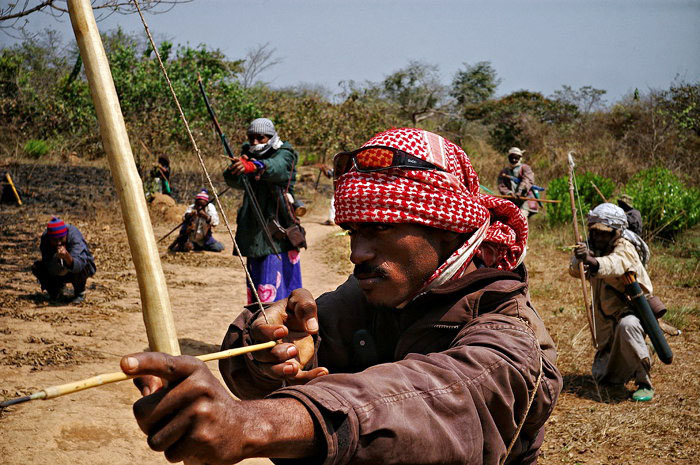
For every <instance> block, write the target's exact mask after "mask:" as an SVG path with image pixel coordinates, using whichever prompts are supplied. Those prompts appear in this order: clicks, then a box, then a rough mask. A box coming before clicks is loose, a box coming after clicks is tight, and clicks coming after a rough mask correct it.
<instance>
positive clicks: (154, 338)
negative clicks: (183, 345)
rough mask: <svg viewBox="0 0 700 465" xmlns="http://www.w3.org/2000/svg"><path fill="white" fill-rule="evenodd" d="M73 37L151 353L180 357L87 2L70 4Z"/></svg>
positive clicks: (142, 202)
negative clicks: (123, 229)
mask: <svg viewBox="0 0 700 465" xmlns="http://www.w3.org/2000/svg"><path fill="white" fill-rule="evenodd" d="M68 11H69V13H70V20H71V23H72V25H73V32H74V33H75V38H76V40H77V42H78V47H79V48H80V56H81V57H82V60H83V63H85V74H86V75H87V80H88V83H89V84H90V94H91V95H92V101H93V103H94V105H95V112H96V113H97V121H98V122H99V124H100V134H101V136H102V144H103V146H104V149H105V152H106V153H107V159H108V160H109V166H110V170H111V172H112V177H113V178H114V184H115V187H116V190H117V195H118V196H119V203H120V204H121V208H122V217H123V218H124V224H125V226H126V234H127V237H128V238H129V248H130V249H131V258H132V260H133V262H134V267H135V268H136V277H137V279H138V283H139V291H140V293H141V305H142V310H143V319H144V322H145V324H146V333H147V335H148V344H149V346H150V348H151V350H155V351H159V352H167V353H169V354H172V355H179V354H180V346H179V344H178V341H177V335H176V333H175V322H174V320H173V316H172V312H171V307H170V298H169V296H168V288H167V286H166V283H165V275H164V274H163V268H162V265H161V263H160V257H159V255H158V246H157V245H156V240H155V237H154V236H153V227H152V225H151V219H150V217H149V215H148V208H147V207H146V200H145V197H144V194H143V186H142V185H141V178H140V177H139V173H138V171H137V169H136V163H135V162H134V156H133V154H132V152H131V145H130V144H129V136H128V134H127V132H126V125H125V124H124V117H123V116H122V112H121V107H120V106H119V99H118V98H117V91H116V89H115V88H114V82H113V81H112V73H111V71H110V69H109V63H108V61H107V55H106V54H105V50H104V47H103V45H102V40H101V38H100V33H99V30H98V29H97V23H96V22H95V15H94V14H93V11H92V6H91V5H90V0H68Z"/></svg>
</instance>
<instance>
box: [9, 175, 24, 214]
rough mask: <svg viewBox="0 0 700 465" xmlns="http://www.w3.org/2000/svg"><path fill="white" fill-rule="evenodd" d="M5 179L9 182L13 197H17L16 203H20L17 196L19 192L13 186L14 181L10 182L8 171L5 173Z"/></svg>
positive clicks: (20, 200)
mask: <svg viewBox="0 0 700 465" xmlns="http://www.w3.org/2000/svg"><path fill="white" fill-rule="evenodd" d="M5 179H7V182H8V183H9V184H10V187H11V188H12V192H13V193H14V194H15V199H17V205H20V206H21V205H22V199H21V198H20V196H19V192H17V189H16V188H15V183H14V182H12V178H11V177H10V173H5Z"/></svg>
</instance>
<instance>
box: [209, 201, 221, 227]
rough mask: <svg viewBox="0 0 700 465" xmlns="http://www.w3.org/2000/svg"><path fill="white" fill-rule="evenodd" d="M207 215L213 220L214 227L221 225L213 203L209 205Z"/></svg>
mask: <svg viewBox="0 0 700 465" xmlns="http://www.w3.org/2000/svg"><path fill="white" fill-rule="evenodd" d="M207 215H209V217H210V218H211V225H212V226H218V225H219V212H217V211H216V207H215V206H214V204H213V203H208V204H207Z"/></svg>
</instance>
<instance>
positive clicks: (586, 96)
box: [552, 85, 607, 114]
mask: <svg viewBox="0 0 700 465" xmlns="http://www.w3.org/2000/svg"><path fill="white" fill-rule="evenodd" d="M606 93H607V91H606V90H603V89H596V88H595V87H592V86H583V87H580V88H579V89H578V90H574V89H573V88H572V87H571V86H566V85H564V86H561V90H556V91H554V94H553V95H552V99H553V100H558V101H559V102H562V103H567V104H570V105H576V107H577V108H578V109H579V110H580V111H581V112H582V113H584V114H585V113H590V112H591V111H593V110H598V109H600V108H601V107H602V106H603V105H604V104H605V100H603V95H605V94H606Z"/></svg>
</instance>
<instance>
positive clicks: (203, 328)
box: [0, 162, 700, 465]
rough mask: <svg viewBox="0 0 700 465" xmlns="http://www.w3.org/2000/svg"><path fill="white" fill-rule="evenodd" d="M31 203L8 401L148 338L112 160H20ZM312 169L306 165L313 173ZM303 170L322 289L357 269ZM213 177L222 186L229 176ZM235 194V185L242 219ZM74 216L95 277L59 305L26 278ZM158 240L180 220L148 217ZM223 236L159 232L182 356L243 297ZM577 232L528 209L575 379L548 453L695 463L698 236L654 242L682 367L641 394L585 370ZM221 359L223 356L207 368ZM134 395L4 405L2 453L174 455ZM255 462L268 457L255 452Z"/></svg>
mask: <svg viewBox="0 0 700 465" xmlns="http://www.w3.org/2000/svg"><path fill="white" fill-rule="evenodd" d="M6 170H7V171H10V172H11V174H12V176H13V179H14V181H15V183H16V184H17V186H18V187H19V189H20V191H21V192H22V194H23V201H24V203H25V204H24V206H22V207H18V206H16V205H13V204H11V203H10V204H7V203H4V204H2V205H1V206H0V379H1V380H2V381H1V382H0V399H4V398H11V397H14V396H18V395H26V394H29V393H31V392H34V391H36V390H39V389H41V388H44V387H46V386H50V385H54V384H60V383H65V382H69V381H74V380H78V379H81V378H85V377H88V376H93V375H95V374H98V373H105V372H111V371H116V370H117V369H118V362H119V358H120V357H121V356H122V355H124V354H128V353H131V352H136V351H141V350H145V349H146V348H147V341H146V336H145V331H144V329H143V328H144V327H143V321H142V318H141V314H140V300H139V292H138V287H137V283H136V277H135V274H134V270H133V266H132V264H131V257H130V252H129V248H128V244H127V239H126V235H125V233H124V226H123V223H122V219H121V210H120V208H119V205H118V203H117V201H116V194H115V190H114V187H113V183H112V180H111V175H110V173H109V170H108V169H107V168H106V166H103V165H101V164H99V163H98V162H95V163H94V164H90V165H89V166H85V165H83V166H73V165H70V164H67V163H64V164H53V165H49V164H32V163H11V164H8V165H5V166H3V167H2V170H0V171H2V172H4V171H6ZM309 174H311V176H309ZM305 179H306V180H305V181H304V182H301V183H300V186H299V187H300V189H299V191H300V192H301V193H302V198H303V199H304V200H305V201H306V202H307V204H309V205H310V206H311V212H310V214H309V215H308V217H305V218H304V219H303V220H304V226H305V228H306V229H307V233H308V235H307V238H308V239H309V250H307V251H304V252H303V255H302V264H303V266H302V269H303V273H304V284H305V287H308V288H309V289H310V290H311V291H312V293H314V294H315V295H318V294H320V293H321V292H323V291H326V290H330V289H333V288H334V287H335V286H336V285H337V284H339V283H341V282H342V281H343V280H344V279H345V276H346V275H347V267H346V266H343V265H342V262H343V261H344V260H346V257H347V249H348V238H347V237H346V236H338V235H336V233H337V232H339V229H337V228H334V227H331V228H329V227H324V226H321V225H320V224H319V223H320V222H321V221H323V220H325V219H326V216H325V215H326V214H327V209H326V206H327V204H326V203H325V202H327V196H328V194H329V188H328V181H327V180H324V181H323V182H324V183H325V184H323V185H322V187H323V189H322V193H323V195H324V196H325V198H323V196H319V197H314V196H313V195H314V194H313V192H314V181H315V173H314V172H311V171H309V172H308V173H306V176H305ZM215 182H217V187H219V186H223V182H221V180H220V179H218V180H217V181H215ZM173 185H174V186H175V197H176V200H177V202H178V205H177V208H178V209H180V210H182V211H184V208H185V206H186V205H185V204H186V203H188V201H189V200H190V197H191V196H192V195H193V194H194V192H195V191H196V189H197V188H199V187H201V186H202V185H203V183H202V178H201V175H200V174H199V173H191V174H182V173H179V174H178V173H177V171H175V173H174V175H173ZM238 198H239V197H238V196H236V195H231V194H227V196H226V201H225V209H226V214H227V216H228V218H229V220H233V218H235V207H236V205H237V201H238ZM52 214H56V215H59V216H60V217H61V218H63V219H64V220H65V221H67V222H69V223H72V224H75V225H76V226H78V228H79V229H80V230H81V231H82V232H83V233H84V235H85V236H86V239H87V241H88V243H89V244H90V247H91V250H92V251H93V253H94V255H95V261H96V264H97V274H96V275H95V277H94V279H90V280H89V281H88V289H87V300H86V302H84V303H83V304H81V305H78V306H62V305H59V306H54V305H50V304H49V303H48V301H47V300H46V298H45V295H44V294H43V293H41V292H40V289H39V286H38V284H37V283H36V281H35V279H34V277H33V276H32V275H31V272H30V271H29V270H30V267H31V264H32V262H33V261H34V260H36V259H37V258H38V256H39V251H38V243H39V236H40V234H41V233H42V232H43V230H44V228H45V225H46V222H47V221H48V219H49V218H50V215H52ZM152 219H153V223H154V231H155V234H156V236H157V237H160V236H161V235H163V234H165V233H166V232H168V231H169V230H170V229H172V227H174V226H175V225H174V224H172V223H171V222H169V221H166V220H164V219H163V217H161V216H159V215H155V214H153V215H152ZM215 234H216V236H217V238H219V239H220V240H222V242H224V244H225V245H226V247H227V250H226V252H224V253H223V254H220V255H215V254H210V253H203V254H181V255H170V254H168V253H167V252H166V250H165V247H166V245H167V244H165V243H162V244H160V251H161V257H162V258H161V259H162V262H163V268H164V272H165V275H166V280H167V282H168V288H169V292H170V298H171V302H172V306H173V314H174V317H175V321H176V327H177V331H178V336H179V338H180V345H181V347H182V350H183V353H187V354H200V353H204V352H209V351H213V350H216V349H217V348H218V346H219V344H220V342H221V339H222V337H223V334H224V332H225V330H226V327H227V326H228V324H229V323H230V322H231V321H232V320H233V318H235V316H236V315H237V314H238V312H239V311H240V309H241V308H242V305H243V304H244V303H245V291H244V284H243V283H244V281H243V279H244V278H243V273H242V271H240V265H239V264H238V261H237V258H236V257H232V256H231V254H230V251H231V241H230V239H229V238H228V234H227V233H226V232H225V230H223V229H219V230H217V231H216V233H215ZM570 235H571V233H570V231H568V230H551V229H548V228H546V227H544V226H543V225H541V224H540V221H539V219H538V218H535V219H534V221H533V231H532V234H531V240H530V251H529V253H528V258H527V261H526V263H527V266H528V269H529V272H530V276H531V293H532V298H533V301H534V303H535V305H536V307H537V309H538V311H539V312H540V314H541V315H542V317H543V318H544V319H545V322H546V323H547V326H548V328H549V330H550V332H551V333H552V336H553V338H554V340H555V342H556V343H557V346H558V350H559V367H560V370H561V372H562V374H563V376H564V380H565V386H564V392H563V393H562V395H561V397H560V399H559V403H558V405H557V407H556V409H555V411H554V414H553V416H552V417H551V419H550V421H549V423H548V426H547V435H546V437H545V443H544V446H543V449H542V452H543V456H542V458H541V460H540V463H543V464H577V463H578V464H640V463H643V464H645V465H654V464H668V463H679V464H692V463H696V462H697V458H696V457H697V450H699V449H700V380H699V379H698V373H700V336H698V330H699V329H700V309H699V307H698V305H699V304H698V302H699V301H700V289H699V285H698V283H699V272H698V268H699V267H700V264H699V262H700V259H699V257H700V252H699V250H698V249H699V248H700V247H698V244H699V243H700V233H699V232H698V231H697V230H695V231H691V232H690V233H689V234H688V235H686V236H684V237H682V238H678V241H677V242H676V243H663V244H660V243H655V244H652V261H651V265H650V269H649V271H650V274H651V278H652V280H653V282H654V286H655V291H656V292H655V293H656V294H657V295H659V296H660V297H661V298H662V299H663V300H664V302H666V304H667V305H668V307H669V309H670V312H669V317H670V321H672V322H673V323H674V324H676V325H677V326H679V327H681V329H682V330H683V333H682V335H681V336H679V337H674V338H670V339H669V342H670V345H671V348H672V349H673V351H674V354H675V359H674V362H673V365H670V366H667V365H663V364H661V363H660V362H659V361H658V360H656V363H655V365H654V367H653V371H652V373H653V380H654V383H655V387H656V389H657V396H656V398H655V399H654V401H653V402H651V403H648V404H634V403H632V402H630V401H629V400H628V396H629V393H628V392H626V391H618V392H611V391H608V390H605V389H602V388H599V387H597V386H596V385H595V383H593V381H592V378H591V377H590V364H591V361H592V358H593V349H592V347H591V343H590V340H589V339H590V338H589V335H588V329H587V328H586V322H585V317H584V315H583V309H582V308H581V303H580V298H579V294H580V285H579V283H578V282H577V281H575V280H573V279H571V278H569V277H568V275H567V274H566V271H565V269H566V265H567V263H568V257H569V251H568V250H567V249H566V247H565V246H566V245H568V244H569V241H570ZM211 368H212V370H213V371H215V372H216V365H215V364H214V365H211ZM136 399H137V392H136V390H135V389H134V388H133V386H131V385H130V383H129V382H124V383H118V384H114V385H109V386H105V387H101V388H98V389H92V390H89V391H84V392H82V393H77V394H74V395H71V396H65V397H62V398H58V399H54V400H49V401H35V402H32V403H28V404H22V405H18V406H15V407H11V408H8V409H5V410H4V411H2V412H0V437H1V438H2V439H3V440H2V441H0V457H2V459H0V463H8V464H20V463H22V464H24V463H47V462H48V463H56V464H74V463H80V462H85V463H109V464H125V465H126V464H133V463H153V464H156V463H166V462H165V459H164V458H163V457H162V455H160V454H156V453H154V452H152V451H150V450H149V449H148V447H147V445H146V441H145V438H144V436H143V435H142V433H141V432H140V430H139V429H138V427H137V425H136V423H135V421H134V420H133V417H132V415H131V404H132V403H133V402H134V401H135V400H136ZM250 463H269V462H268V461H266V460H255V461H251V462H250Z"/></svg>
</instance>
